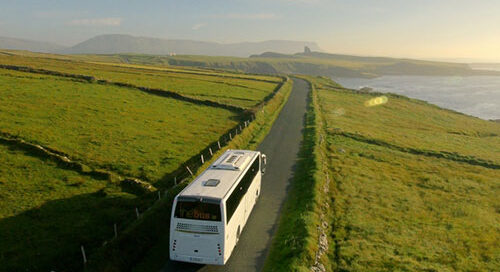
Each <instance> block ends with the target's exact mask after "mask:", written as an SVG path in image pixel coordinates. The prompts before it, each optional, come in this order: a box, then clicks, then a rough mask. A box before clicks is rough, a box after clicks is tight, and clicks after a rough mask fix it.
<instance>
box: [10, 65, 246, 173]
mask: <svg viewBox="0 0 500 272" xmlns="http://www.w3.org/2000/svg"><path fill="white" fill-rule="evenodd" d="M0 93H1V94H2V97H3V98H2V100H3V101H2V103H0V127H1V130H2V131H3V132H7V133H10V134H12V135H19V136H20V137H21V138H23V139H25V140H27V141H29V142H34V143H38V144H41V145H44V146H48V147H51V148H54V149H56V150H59V151H62V152H64V153H66V154H69V155H70V156H71V157H73V158H76V159H78V160H81V161H83V162H84V163H85V164H88V165H89V166H93V167H98V168H104V169H109V170H113V171H115V172H117V173H119V174H123V175H131V176H136V177H140V178H143V179H147V180H150V181H155V180H158V179H160V178H161V177H162V176H163V175H164V174H166V173H168V172H170V171H173V170H174V169H176V168H177V167H178V166H179V165H180V164H181V163H182V162H184V161H186V160H187V159H189V158H190V157H191V156H194V155H195V154H197V153H198V152H199V151H200V150H202V149H203V148H204V147H205V146H206V145H207V144H208V143H211V142H213V141H217V139H218V138H219V136H220V135H222V134H223V133H225V132H226V131H228V130H229V129H231V128H232V127H233V126H234V125H235V124H236V123H237V121H238V116H237V115H236V114H235V113H233V112H231V111H228V110H224V109H219V108H214V107H209V106H200V105H195V104H192V103H188V102H182V101H178V100H175V99H171V98H163V97H156V96H152V95H149V94H146V93H143V92H139V91H137V90H134V89H128V88H120V87H114V86H106V85H99V84H89V83H85V82H77V81H74V80H71V79H67V78H61V77H53V76H46V75H39V74H31V73H24V72H17V71H9V70H3V69H0Z"/></svg>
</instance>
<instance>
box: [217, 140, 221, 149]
mask: <svg viewBox="0 0 500 272" xmlns="http://www.w3.org/2000/svg"><path fill="white" fill-rule="evenodd" d="M217 145H218V146H219V150H220V141H217Z"/></svg>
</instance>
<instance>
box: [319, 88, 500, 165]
mask: <svg viewBox="0 0 500 272" xmlns="http://www.w3.org/2000/svg"><path fill="white" fill-rule="evenodd" d="M318 93H319V99H320V103H321V104H322V105H323V107H322V109H323V112H324V114H325V118H326V122H327V126H328V129H329V130H331V131H333V130H335V129H336V128H338V129H340V130H341V131H346V132H348V133H353V134H356V135H360V136H363V137H365V138H369V139H374V140H380V141H383V142H387V143H390V144H392V145H396V146H399V147H403V148H413V149H419V150H427V151H434V152H447V153H453V152H456V153H458V154H460V155H462V156H470V157H474V158H477V159H483V160H489V161H491V162H493V163H495V164H500V126H498V125H497V124H494V123H492V122H486V121H484V120H481V119H479V118H474V117H470V116H466V115H463V114H458V113H456V112H452V111H448V110H443V109H440V108H438V107H436V106H433V105H430V104H427V103H426V102H423V101H418V100H414V99H407V98H404V97H401V96H397V95H387V97H388V102H387V103H386V104H384V105H381V106H374V107H366V106H365V105H364V103H365V102H366V101H369V100H370V99H373V98H374V97H375V96H374V95H373V94H355V95H354V94H353V93H352V92H349V91H343V90H336V91H335V92H332V91H327V90H326V89H323V88H322V86H321V85H319V86H318Z"/></svg>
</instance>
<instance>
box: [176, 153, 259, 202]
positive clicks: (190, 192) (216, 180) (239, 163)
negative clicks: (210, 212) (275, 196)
mask: <svg viewBox="0 0 500 272" xmlns="http://www.w3.org/2000/svg"><path fill="white" fill-rule="evenodd" d="M258 154H259V152H258V151H251V150H231V149H229V150H227V151H226V152H224V154H222V155H221V156H220V157H219V158H217V160H216V161H215V162H214V163H213V164H212V165H210V166H209V167H208V168H207V169H206V170H205V171H204V172H203V173H201V174H200V175H199V176H198V177H196V179H195V180H194V181H193V182H191V184H189V185H188V186H187V187H186V188H184V190H182V192H180V193H179V196H194V197H207V198H215V199H223V198H224V196H225V195H226V194H227V193H228V192H229V191H230V190H231V188H232V186H233V185H234V183H235V181H236V180H237V179H238V178H239V176H240V175H241V174H242V173H243V171H244V170H245V169H246V167H247V166H248V165H249V163H250V162H251V161H252V159H253V158H254V157H255V156H257V155H258ZM207 181H208V183H207ZM214 184H215V186H213V185H214Z"/></svg>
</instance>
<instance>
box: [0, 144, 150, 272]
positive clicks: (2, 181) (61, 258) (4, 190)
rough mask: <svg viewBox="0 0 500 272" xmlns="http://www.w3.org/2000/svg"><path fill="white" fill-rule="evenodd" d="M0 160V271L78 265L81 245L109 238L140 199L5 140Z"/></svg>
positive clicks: (60, 268)
mask: <svg viewBox="0 0 500 272" xmlns="http://www.w3.org/2000/svg"><path fill="white" fill-rule="evenodd" d="M0 165H1V166H2V167H0V233H1V234H2V235H1V236H2V238H1V243H0V271H50V270H55V271H72V270H73V271H74V270H80V269H81V268H82V266H81V255H80V254H81V253H80V245H82V244H83V245H85V246H86V248H87V250H89V249H91V248H93V247H96V246H99V245H100V243H102V242H103V241H105V240H109V239H111V238H112V237H113V224H114V223H118V224H119V225H120V227H122V225H121V224H122V223H125V222H126V221H130V219H133V216H134V213H133V209H134V207H135V206H134V205H138V204H139V203H140V201H138V199H137V198H136V197H135V196H134V195H131V194H128V193H125V192H122V191H121V189H120V188H119V187H117V186H115V185H113V184H112V183H109V182H108V181H107V180H97V179H94V178H91V177H88V176H81V175H79V174H78V173H77V172H73V171H70V170H63V169H61V168H59V167H58V166H57V165H56V164H55V163H53V162H51V161H47V160H44V159H39V158H36V157H33V156H32V155H31V154H29V153H24V152H21V151H18V150H16V149H12V148H9V147H8V146H6V145H4V144H0ZM90 252H91V251H90Z"/></svg>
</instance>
